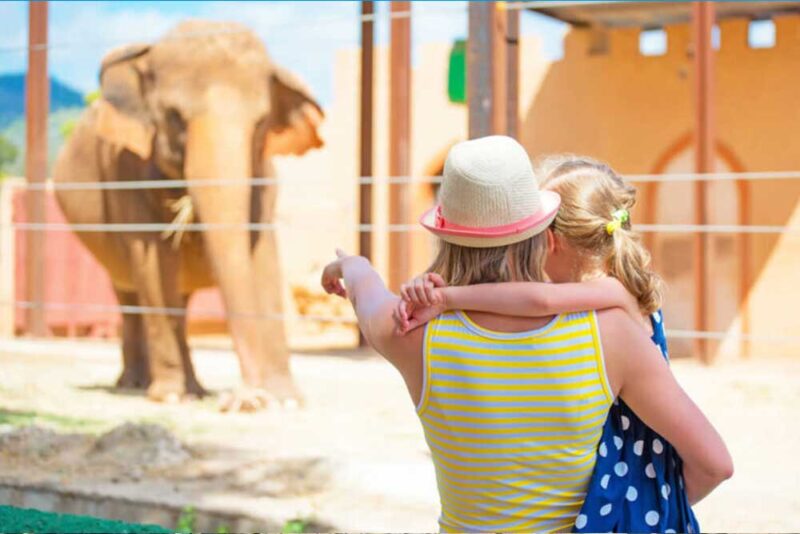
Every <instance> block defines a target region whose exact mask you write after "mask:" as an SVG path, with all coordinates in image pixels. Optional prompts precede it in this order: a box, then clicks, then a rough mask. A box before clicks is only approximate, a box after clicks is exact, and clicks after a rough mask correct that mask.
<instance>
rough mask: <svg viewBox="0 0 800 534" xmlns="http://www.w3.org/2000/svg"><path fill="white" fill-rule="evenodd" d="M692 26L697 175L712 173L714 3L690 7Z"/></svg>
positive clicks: (699, 249) (701, 193) (698, 201)
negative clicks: (712, 41)
mask: <svg viewBox="0 0 800 534" xmlns="http://www.w3.org/2000/svg"><path fill="white" fill-rule="evenodd" d="M692 23H693V24H692V26H693V34H694V91H695V121H694V122H695V136H694V143H695V170H696V172H698V173H710V172H714V159H715V150H714V146H715V131H714V107H715V106H714V50H713V48H712V46H711V32H712V29H713V27H714V3H713V2H693V3H692ZM706 221H707V208H706V182H705V181H700V180H698V181H696V182H695V184H694V223H695V224H698V225H703V224H706ZM706 245H707V239H706V235H705V234H703V233H700V232H698V233H696V234H695V235H694V261H695V268H694V290H695V325H694V327H695V330H697V331H699V332H705V331H706V330H707V328H706V326H707V321H706V317H707V300H706V299H707V285H706V275H707V273H706V249H707V246H706ZM707 345H708V344H707V343H706V342H705V340H703V339H698V340H697V343H696V351H697V354H698V355H699V356H700V359H701V360H702V361H703V362H704V363H708V362H709V361H710V358H711V354H710V353H709V351H708V346H707Z"/></svg>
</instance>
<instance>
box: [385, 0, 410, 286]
mask: <svg viewBox="0 0 800 534" xmlns="http://www.w3.org/2000/svg"><path fill="white" fill-rule="evenodd" d="M391 17H392V22H391V34H392V35H391V44H390V46H391V49H390V52H389V55H390V60H389V63H390V72H389V176H390V177H402V178H408V177H409V175H410V174H411V2H396V1H393V2H392V6H391ZM408 189H409V186H408V184H406V183H398V184H390V185H389V224H405V223H407V222H408V213H409V203H410V202H409V194H408ZM410 245H411V239H410V235H409V233H408V232H393V231H390V232H389V288H390V289H391V290H392V291H397V290H398V289H399V288H400V284H402V283H403V282H404V281H405V280H406V279H407V278H408V277H409V274H410V266H411V261H410V258H409V255H410V253H411V246H410Z"/></svg>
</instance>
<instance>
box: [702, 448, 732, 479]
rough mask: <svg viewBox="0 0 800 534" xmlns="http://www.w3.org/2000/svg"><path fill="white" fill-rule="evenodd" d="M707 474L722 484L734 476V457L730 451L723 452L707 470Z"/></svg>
mask: <svg viewBox="0 0 800 534" xmlns="http://www.w3.org/2000/svg"><path fill="white" fill-rule="evenodd" d="M705 473H706V476H708V477H709V478H710V479H712V480H714V481H715V482H716V483H717V484H721V483H723V482H725V481H726V480H728V479H729V478H731V477H732V476H733V459H732V458H731V455H730V454H729V453H728V451H725V453H724V454H721V455H720V457H719V458H717V459H716V460H715V461H714V463H713V465H709V466H708V467H707V468H706V470H705Z"/></svg>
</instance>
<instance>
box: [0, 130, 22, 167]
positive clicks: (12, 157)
mask: <svg viewBox="0 0 800 534" xmlns="http://www.w3.org/2000/svg"><path fill="white" fill-rule="evenodd" d="M18 155H19V150H18V149H17V147H16V146H14V143H12V142H11V141H9V140H8V139H6V138H5V137H3V136H2V135H0V176H5V174H6V169H7V168H8V167H9V166H11V165H13V164H14V162H15V161H16V160H17V156H18Z"/></svg>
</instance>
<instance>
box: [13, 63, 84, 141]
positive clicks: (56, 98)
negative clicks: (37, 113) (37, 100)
mask: <svg viewBox="0 0 800 534" xmlns="http://www.w3.org/2000/svg"><path fill="white" fill-rule="evenodd" d="M83 105H84V101H83V95H82V94H81V93H80V92H79V91H76V90H75V89H73V88H71V87H69V86H68V85H66V84H64V83H62V82H60V81H58V80H57V79H55V78H50V112H51V113H53V112H56V111H58V110H61V109H65V108H76V107H83ZM24 115H25V74H22V73H20V74H3V75H0V130H2V129H5V128H6V127H7V126H8V125H10V124H11V123H12V122H14V121H16V120H17V119H19V118H21V117H24Z"/></svg>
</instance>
